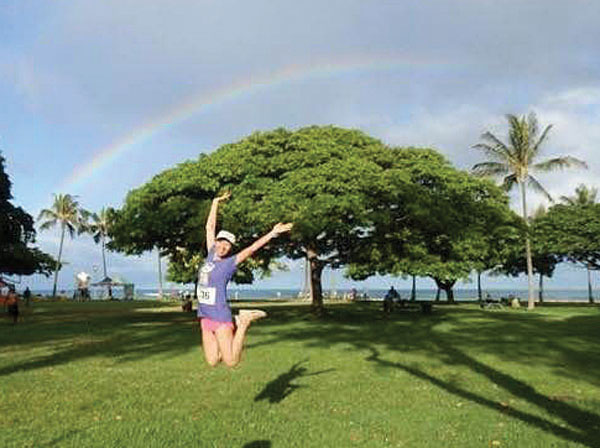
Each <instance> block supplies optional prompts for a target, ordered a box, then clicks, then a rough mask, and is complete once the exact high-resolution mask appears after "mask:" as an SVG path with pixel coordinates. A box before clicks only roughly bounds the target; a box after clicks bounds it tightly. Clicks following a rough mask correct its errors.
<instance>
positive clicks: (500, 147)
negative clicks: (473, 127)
mask: <svg viewBox="0 0 600 448" xmlns="http://www.w3.org/2000/svg"><path fill="white" fill-rule="evenodd" d="M481 139H482V140H484V141H483V142H480V143H477V144H475V145H473V148H475V149H480V150H482V151H484V152H485V153H487V154H489V155H491V156H494V157H497V158H499V159H500V160H507V159H509V158H511V157H512V154H511V152H510V148H509V147H508V146H506V144H504V142H503V141H502V140H500V139H499V138H498V137H496V136H495V135H494V134H492V133H491V132H489V131H487V132H484V133H483V134H481ZM488 142H489V143H488Z"/></svg>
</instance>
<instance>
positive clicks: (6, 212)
mask: <svg viewBox="0 0 600 448" xmlns="http://www.w3.org/2000/svg"><path fill="white" fill-rule="evenodd" d="M10 189H11V182H10V178H9V177H8V174H7V173H6V171H5V168H4V157H2V156H1V155H0V274H7V275H32V274H44V275H46V276H47V275H49V274H50V273H51V271H52V269H53V267H54V265H55V264H56V261H54V260H53V258H52V257H51V256H50V255H48V254H45V253H44V252H42V251H40V250H39V249H37V248H35V247H30V244H32V243H34V242H35V236H36V232H35V228H34V226H33V218H32V217H31V215H30V214H28V213H27V212H26V211H25V210H23V209H22V208H21V207H16V206H14V205H13V204H12V203H11V201H10V200H11V199H12V195H11V193H10Z"/></svg>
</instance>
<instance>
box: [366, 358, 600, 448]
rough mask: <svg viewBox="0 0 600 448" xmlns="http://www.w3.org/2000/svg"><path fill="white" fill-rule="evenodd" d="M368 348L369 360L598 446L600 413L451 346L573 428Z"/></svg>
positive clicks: (463, 360)
mask: <svg viewBox="0 0 600 448" xmlns="http://www.w3.org/2000/svg"><path fill="white" fill-rule="evenodd" d="M368 349H369V350H370V351H371V355H370V356H368V357H367V358H365V359H366V360H367V361H370V362H374V363H376V364H377V365H379V366H381V367H387V368H396V369H400V370H403V371H405V372H406V373H409V374H410V375H413V376H414V377H416V378H419V379H421V380H424V381H428V382H429V383H431V384H433V385H435V386H437V387H439V388H440V389H443V390H445V391H446V392H449V393H451V394H453V395H456V396H458V397H461V398H463V399H465V400H470V401H472V402H474V403H477V404H478V405H481V406H484V407H487V408H489V409H492V410H495V411H498V412H502V413H504V414H506V415H508V416H510V417H513V418H517V419H519V420H521V421H523V422H525V423H527V424H529V425H531V426H535V427H537V428H539V429H542V430H544V431H547V432H550V433H552V434H554V435H555V436H558V437H561V438H562V439H565V440H569V441H571V442H576V443H581V444H583V445H586V446H588V447H590V448H594V447H598V443H599V441H600V418H599V417H598V415H596V414H593V413H591V412H587V411H583V410H581V409H579V408H577V407H575V406H571V405H569V404H567V403H563V402H561V401H554V400H551V399H549V398H548V397H545V396H544V395H541V394H539V393H538V392H536V391H535V390H534V388H533V387H531V386H529V385H528V384H526V383H525V382H523V381H520V380H517V379H515V378H513V377H511V376H510V375H507V374H505V373H502V372H500V371H498V370H496V369H493V368H491V367H489V366H486V365H485V364H483V363H481V362H479V361H476V360H474V359H473V358H471V357H469V356H467V355H465V354H464V353H462V352H459V351H458V350H453V349H449V350H450V351H449V353H448V356H450V357H452V358H453V359H456V360H458V362H460V363H464V364H465V365H468V366H469V367H471V368H473V370H474V371H476V372H478V373H481V374H483V375H484V376H486V377H487V378H488V379H490V380H491V381H493V382H494V383H495V384H497V385H498V386H500V387H502V388H503V389H505V390H506V391H508V392H510V393H512V394H513V395H515V396H517V397H519V398H522V399H523V400H526V401H527V402H529V403H532V404H535V405H537V406H539V407H540V408H542V409H543V410H545V411H546V412H548V413H549V414H551V415H554V416H557V417H560V418H561V419H563V420H564V421H565V422H567V423H569V425H570V426H571V427H572V428H573V429H570V428H567V427H563V426H561V425H558V424H556V423H553V422H551V421H550V420H548V419H545V418H542V417H539V416H536V415H533V414H530V413H528V412H524V411H519V410H517V409H514V408H512V407H510V405H508V404H505V403H499V402H496V401H493V400H490V399H488V398H485V397H483V396H481V395H478V394H476V393H473V392H470V391H467V390H465V389H463V388H461V387H459V386H457V385H456V384H453V383H451V382H448V381H444V380H442V379H440V378H436V377H434V376H432V375H430V374H428V373H426V372H424V371H423V370H421V369H418V368H416V367H414V366H410V365H407V364H403V363H400V362H391V361H386V360H384V359H381V358H380V355H379V352H378V350H377V349H375V348H372V347H369V348H368Z"/></svg>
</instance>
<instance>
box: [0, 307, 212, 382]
mask: <svg viewBox="0 0 600 448" xmlns="http://www.w3.org/2000/svg"><path fill="white" fill-rule="evenodd" d="M113 306H114V305H113ZM113 309H114V308H113ZM134 311H135V312H133V313H131V312H121V313H120V314H119V313H105V314H104V315H86V314H77V313H75V316H73V315H68V316H63V317H59V318H58V320H59V322H58V323H55V322H53V321H52V320H48V322H44V323H43V324H41V325H40V326H33V325H32V326H31V327H30V328H28V329H26V330H28V331H26V330H25V329H24V330H23V333H22V335H21V336H20V344H18V346H20V347H23V348H25V347H36V348H41V347H48V349H47V350H46V353H44V354H43V355H38V356H35V357H33V358H28V359H25V360H23V361H20V362H14V361H13V362H11V363H8V364H6V365H4V366H3V367H0V376H3V375H9V374H11V373H15V372H19V371H29V370H35V369H40V368H45V367H54V366H59V365H63V364H68V363H69V362H71V361H75V360H80V359H85V358H92V357H104V358H107V359H110V360H112V361H113V362H117V363H122V362H129V361H135V360H138V359H143V358H147V357H151V356H169V357H172V356H178V355H180V354H184V353H186V352H188V351H189V350H193V349H195V348H197V347H198V346H199V344H200V342H201V339H200V336H199V333H198V329H197V325H196V324H195V323H194V321H193V320H192V319H191V318H190V316H189V315H187V314H183V313H181V312H176V311H161V312H148V311H144V310H140V309H136V310H134ZM61 319H62V320H63V321H62V323H61V322H60V321H61ZM65 321H66V322H65ZM53 324H54V325H53ZM32 329H34V330H36V331H31V330H32ZM3 339H7V338H3ZM9 343H10V340H9V341H6V340H4V341H3V344H4V345H7V344H9Z"/></svg>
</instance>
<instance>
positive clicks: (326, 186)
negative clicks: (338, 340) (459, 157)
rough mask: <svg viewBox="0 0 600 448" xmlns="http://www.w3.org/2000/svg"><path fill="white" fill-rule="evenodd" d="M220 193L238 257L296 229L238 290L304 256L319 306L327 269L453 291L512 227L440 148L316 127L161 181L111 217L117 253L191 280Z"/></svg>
mask: <svg viewBox="0 0 600 448" xmlns="http://www.w3.org/2000/svg"><path fill="white" fill-rule="evenodd" d="M223 190H229V191H231V199H230V200H229V201H228V202H227V203H225V204H224V205H223V206H222V207H221V209H220V216H219V227H220V228H225V229H227V230H229V231H232V232H234V233H235V234H236V235H237V237H238V241H239V244H238V248H243V247H245V246H246V245H249V244H251V243H252V242H253V241H254V240H255V239H256V238H258V237H260V236H261V235H262V234H263V233H265V232H266V231H268V230H269V229H270V228H271V227H272V225H273V224H274V223H276V222H280V221H283V222H293V223H294V229H293V231H292V233H291V234H290V235H289V236H286V237H284V238H282V239H280V240H276V241H273V242H272V243H270V244H269V245H268V246H267V247H266V248H265V249H263V250H261V251H260V252H259V253H258V254H257V256H256V257H255V259H254V260H252V263H250V264H247V265H246V266H245V267H244V269H242V270H241V272H240V274H239V275H240V276H241V279H240V278H238V281H251V280H252V277H253V274H255V273H256V272H268V271H269V268H270V266H271V262H272V260H276V259H277V258H280V257H284V256H285V257H288V258H291V259H297V258H306V259H307V260H308V261H309V265H310V270H311V286H312V293H313V304H315V306H317V307H320V306H321V303H322V302H321V273H322V270H323V268H324V267H325V266H331V267H333V268H338V267H342V266H350V273H351V275H353V276H355V277H365V276H368V275H371V274H373V273H375V272H381V273H389V272H392V273H410V274H416V275H428V276H431V277H433V278H435V279H436V280H439V281H441V282H452V283H453V282H454V281H456V279H458V278H462V277H465V276H468V275H469V273H470V272H471V271H472V270H473V269H475V268H476V267H477V266H479V265H480V264H481V263H483V260H484V259H485V260H487V261H485V264H486V266H487V265H488V264H490V263H491V261H489V260H488V259H490V257H491V255H489V254H487V255H484V254H483V252H484V251H488V252H490V251H491V250H492V249H491V247H492V245H491V242H492V240H493V241H494V242H498V241H501V240H502V238H503V233H502V229H504V227H503V226H509V227H510V226H514V214H512V212H510V210H509V209H508V199H507V197H506V194H505V193H504V192H502V191H501V190H500V189H499V188H498V187H496V186H494V185H493V183H491V182H489V181H486V180H483V179H477V178H475V177H473V176H471V175H469V174H468V173H467V172H463V171H458V170H456V169H455V168H453V167H452V166H451V165H450V163H449V162H448V161H447V160H446V159H445V158H444V157H443V156H441V155H440V154H439V153H437V152H436V151H434V150H431V149H427V148H394V147H388V146H386V145H384V144H383V143H381V142H380V141H379V140H377V139H374V138H372V137H370V136H368V135H365V134H364V133H362V132H360V131H357V130H348V129H342V128H338V127H333V126H326V127H318V126H311V127H307V128H302V129H299V130H296V131H290V130H287V129H276V130H274V131H270V132H257V133H255V134H252V135H250V136H249V137H247V138H244V139H242V140H240V141H239V142H236V143H232V144H227V145H223V146H222V147H220V148H219V149H217V150H216V151H215V152H213V153H211V154H210V155H201V156H200V157H199V158H198V160H196V161H188V162H184V163H182V164H179V165H177V166H176V167H174V168H172V169H169V170H166V171H164V172H162V173H160V174H159V175H157V176H155V177H154V178H153V179H152V180H151V181H150V182H148V183H147V184H145V185H143V186H141V187H140V188H138V189H136V190H133V191H131V192H130V193H129V194H128V196H127V198H126V200H125V204H124V206H123V207H122V208H121V209H120V210H117V211H116V212H114V216H113V224H112V226H111V230H110V233H111V238H112V241H111V243H109V246H110V247H112V248H113V249H118V250H122V251H125V252H126V253H130V254H139V253H141V252H144V251H147V250H151V249H153V248H154V247H158V248H159V249H160V250H161V251H163V252H165V253H167V254H169V256H170V258H171V260H172V261H174V262H175V263H176V264H177V266H175V267H173V268H172V269H171V272H172V275H171V278H173V279H175V278H181V279H191V277H192V275H193V272H194V270H195V267H196V266H197V263H198V262H199V259H198V258H197V254H203V253H204V251H205V248H204V241H205V235H204V225H205V221H206V217H207V214H208V210H209V206H210V201H211V200H212V198H213V197H214V196H216V195H217V194H218V193H219V192H221V191H223ZM484 238H487V239H488V241H489V244H487V243H486V244H481V242H480V240H481V239H484ZM490 253H491V252H490ZM194 257H196V258H194ZM478 263H479V264H478Z"/></svg>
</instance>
